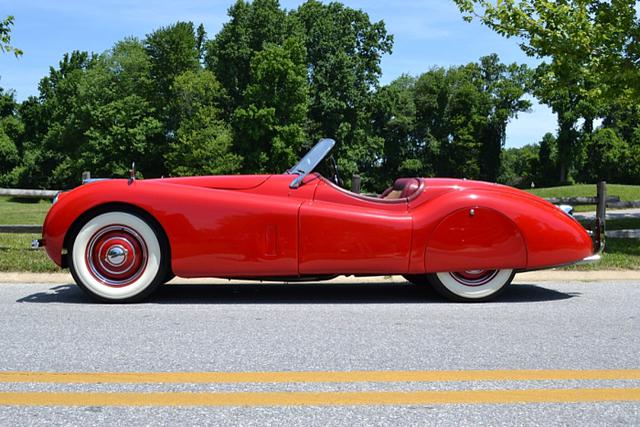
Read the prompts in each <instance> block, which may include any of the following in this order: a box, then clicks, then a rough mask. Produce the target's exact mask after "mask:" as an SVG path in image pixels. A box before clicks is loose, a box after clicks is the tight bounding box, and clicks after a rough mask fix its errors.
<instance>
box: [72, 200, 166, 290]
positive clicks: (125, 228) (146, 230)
mask: <svg viewBox="0 0 640 427" xmlns="http://www.w3.org/2000/svg"><path fill="white" fill-rule="evenodd" d="M168 254H169V250H168V243H167V242H166V238H165V237H164V234H163V233H162V231H161V230H159V229H158V227H157V226H156V225H155V224H154V223H153V222H152V221H150V220H149V219H146V218H144V217H142V216H141V215H138V214H136V213H133V212H127V211H107V212H103V213H99V214H97V215H96V216H94V217H92V218H90V219H89V220H87V221H86V222H85V223H84V224H83V225H82V226H81V227H79V229H78V230H77V232H76V234H75V236H74V238H73V242H72V244H71V248H70V250H69V269H70V270H71V274H72V275H73V278H74V279H75V281H76V283H77V284H78V286H80V288H82V289H83V290H84V291H85V292H87V293H88V294H89V295H91V296H92V297H94V298H96V299H98V300H100V301H105V302H134V301H140V300H142V299H144V298H146V297H147V296H148V295H149V294H151V293H152V292H153V291H154V290H155V288H156V287H157V286H158V285H160V284H161V283H163V281H164V279H165V278H166V277H168V275H169V274H170V269H169V260H168Z"/></svg>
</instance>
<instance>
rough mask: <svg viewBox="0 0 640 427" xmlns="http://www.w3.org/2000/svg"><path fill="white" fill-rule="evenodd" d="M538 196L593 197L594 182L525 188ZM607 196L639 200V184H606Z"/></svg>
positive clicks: (594, 192)
mask: <svg viewBox="0 0 640 427" xmlns="http://www.w3.org/2000/svg"><path fill="white" fill-rule="evenodd" d="M527 191H528V192H530V193H533V194H535V195H536V196H540V197H595V195H596V185H595V184H576V185H566V186H564V187H548V188H533V189H531V190H527ZM607 193H608V194H609V196H618V197H620V200H625V201H631V200H640V185H622V184H607Z"/></svg>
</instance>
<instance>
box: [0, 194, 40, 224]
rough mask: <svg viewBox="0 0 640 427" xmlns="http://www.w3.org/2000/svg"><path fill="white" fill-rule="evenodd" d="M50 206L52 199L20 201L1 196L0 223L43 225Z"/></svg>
mask: <svg viewBox="0 0 640 427" xmlns="http://www.w3.org/2000/svg"><path fill="white" fill-rule="evenodd" d="M50 208H51V201H50V200H38V201H26V202H18V201H15V200H14V199H11V198H9V197H0V224H2V225H14V224H26V225H41V224H42V223H43V222H44V217H45V216H47V212H49V209H50Z"/></svg>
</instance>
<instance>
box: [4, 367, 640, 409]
mask: <svg viewBox="0 0 640 427" xmlns="http://www.w3.org/2000/svg"><path fill="white" fill-rule="evenodd" d="M638 379H640V369H617V370H495V371H491V370H487V371H484V370H472V371H347V372H340V371H328V372H312V371H309V372H153V373H135V372H126V373H107V372H104V373H77V372H70V373H62V372H0V383H5V384H6V383H60V384H100V383H109V384H114V383H118V384H120V383H122V384H124V383H127V384H177V383H180V384H183V383H198V384H202V383H208V384H223V383H224V384H233V383H235V384H238V383H247V384H248V383H303V384H304V383H359V382H373V383H376V382H377V383H382V382H397V383H405V382H458V381H460V382H464V381H566V380H582V381H589V380H591V381H593V380H638ZM607 401H640V388H571V389H525V390H462V391H369V392H359V391H357V392H148V393H136V392H0V405H30V406H326V405H427V404H429V405H433V404H481V403H488V404H506V403H512V404H513V403H540V402H560V403H564V402H607Z"/></svg>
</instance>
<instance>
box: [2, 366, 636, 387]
mask: <svg viewBox="0 0 640 427" xmlns="http://www.w3.org/2000/svg"><path fill="white" fill-rule="evenodd" d="M638 379H640V369H601V370H593V369H592V370H495V371H480V370H475V371H474V370H471V371H344V372H341V371H326V372H323V371H302V372H286V371H283V372H13V371H0V383H67V384H69V383H84V384H95V383H136V384H140V383H151V384H161V383H295V382H300V383H322V382H326V383H335V382H342V383H355V382H450V381H544V380H550V381H554V380H555V381H561V380H638Z"/></svg>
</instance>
